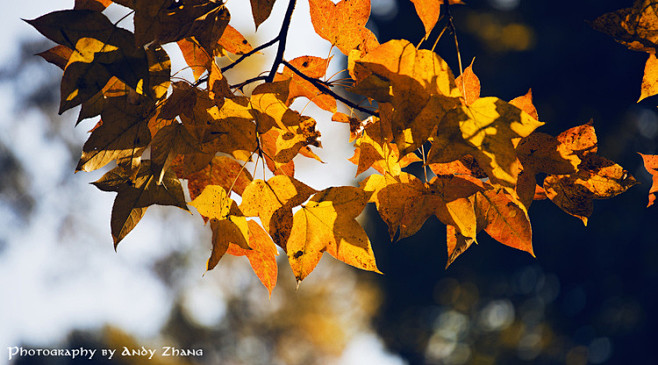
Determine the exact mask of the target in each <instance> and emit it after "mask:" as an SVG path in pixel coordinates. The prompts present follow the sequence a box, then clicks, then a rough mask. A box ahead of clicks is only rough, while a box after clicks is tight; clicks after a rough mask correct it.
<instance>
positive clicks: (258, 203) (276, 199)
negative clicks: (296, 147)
mask: <svg viewBox="0 0 658 365" xmlns="http://www.w3.org/2000/svg"><path fill="white" fill-rule="evenodd" d="M315 193H316V190H314V189H312V188H311V187H309V186H307V185H306V184H304V183H302V182H300V181H298V180H296V179H294V178H291V177H288V176H283V175H278V176H274V177H272V178H270V179H269V180H267V181H263V180H260V179H258V180H254V181H253V182H251V184H249V185H248V186H247V187H246V188H245V190H244V193H243V194H242V203H241V204H240V210H241V211H242V212H243V213H244V215H245V216H247V217H259V218H260V220H261V222H262V224H263V227H264V228H265V230H266V231H267V232H268V233H269V234H270V236H272V238H273V239H274V242H276V243H277V244H278V245H279V246H281V247H283V248H285V245H286V241H287V239H288V236H289V235H290V230H291V229H292V218H293V216H292V208H293V207H296V206H299V205H301V204H302V203H304V202H305V201H306V200H307V199H308V198H309V197H310V196H311V195H313V194H315Z"/></svg>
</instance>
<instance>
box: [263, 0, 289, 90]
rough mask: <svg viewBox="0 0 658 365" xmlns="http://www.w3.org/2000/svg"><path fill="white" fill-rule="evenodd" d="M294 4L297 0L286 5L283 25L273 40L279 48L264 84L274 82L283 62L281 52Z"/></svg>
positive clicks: (283, 49) (286, 36) (284, 46)
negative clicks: (276, 41) (277, 42)
mask: <svg viewBox="0 0 658 365" xmlns="http://www.w3.org/2000/svg"><path fill="white" fill-rule="evenodd" d="M296 3H297V0H290V3H288V9H286V15H285V16H284V17H283V24H281V32H279V35H278V36H277V37H276V38H275V39H276V40H278V41H279V47H278V48H277V50H276V56H275V57H274V63H273V64H272V69H271V70H270V74H269V75H267V79H265V82H272V81H274V75H276V71H277V70H278V69H279V65H281V63H282V62H283V52H284V51H285V49H286V39H287V38H288V30H289V29H290V20H291V19H292V12H293V10H295V4H296Z"/></svg>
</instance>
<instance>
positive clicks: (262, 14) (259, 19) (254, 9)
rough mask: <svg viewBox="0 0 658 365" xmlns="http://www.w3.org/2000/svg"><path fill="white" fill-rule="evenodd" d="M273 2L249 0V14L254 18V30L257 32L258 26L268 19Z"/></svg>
mask: <svg viewBox="0 0 658 365" xmlns="http://www.w3.org/2000/svg"><path fill="white" fill-rule="evenodd" d="M275 1H276V0H251V13H252V15H253V17H254V23H255V24H256V30H258V26H259V25H261V24H262V23H263V22H264V21H265V20H267V18H269V17H270V13H272V8H273V7H274V2H275Z"/></svg>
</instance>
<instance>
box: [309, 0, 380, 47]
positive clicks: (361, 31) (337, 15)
mask: <svg viewBox="0 0 658 365" xmlns="http://www.w3.org/2000/svg"><path fill="white" fill-rule="evenodd" d="M309 5H310V8H311V22H312V23H313V28H314V29H315V32H316V33H317V34H318V35H319V36H320V37H322V38H324V39H326V40H328V41H329V42H331V44H333V45H334V46H336V47H338V49H339V50H340V51H341V52H343V53H344V54H345V55H349V53H350V51H352V50H353V49H357V50H359V51H361V52H368V51H369V50H371V49H373V48H375V47H377V46H378V45H379V42H377V38H376V37H375V35H374V34H373V33H372V32H371V31H370V30H369V29H367V28H366V27H365V25H366V23H367V22H368V18H369V17H370V0H349V1H348V0H341V1H339V2H338V3H337V4H334V3H333V2H332V1H331V0H309Z"/></svg>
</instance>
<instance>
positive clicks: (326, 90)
mask: <svg viewBox="0 0 658 365" xmlns="http://www.w3.org/2000/svg"><path fill="white" fill-rule="evenodd" d="M281 63H283V64H284V65H285V66H286V67H288V68H289V69H290V70H291V71H292V72H294V73H296V74H297V75H299V77H301V78H302V79H304V80H306V81H308V82H310V83H311V84H313V86H315V87H317V88H318V89H319V90H320V91H322V92H323V93H325V94H327V95H331V96H332V97H334V98H336V100H340V101H341V102H342V103H344V104H345V105H347V106H349V107H350V108H353V109H356V110H359V111H361V112H364V113H367V114H369V115H373V116H375V117H379V113H377V112H375V111H372V110H369V109H366V108H364V107H361V106H358V105H356V104H354V103H353V102H352V101H350V100H349V99H346V98H344V97H342V96H340V95H338V94H336V93H335V92H333V91H332V90H331V89H330V88H328V87H327V86H326V85H325V83H324V82H322V81H320V80H318V79H316V78H313V77H310V76H307V75H306V74H304V73H303V72H301V71H300V70H298V69H297V68H296V67H295V66H293V65H291V64H290V63H289V62H287V61H285V60H281Z"/></svg>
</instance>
